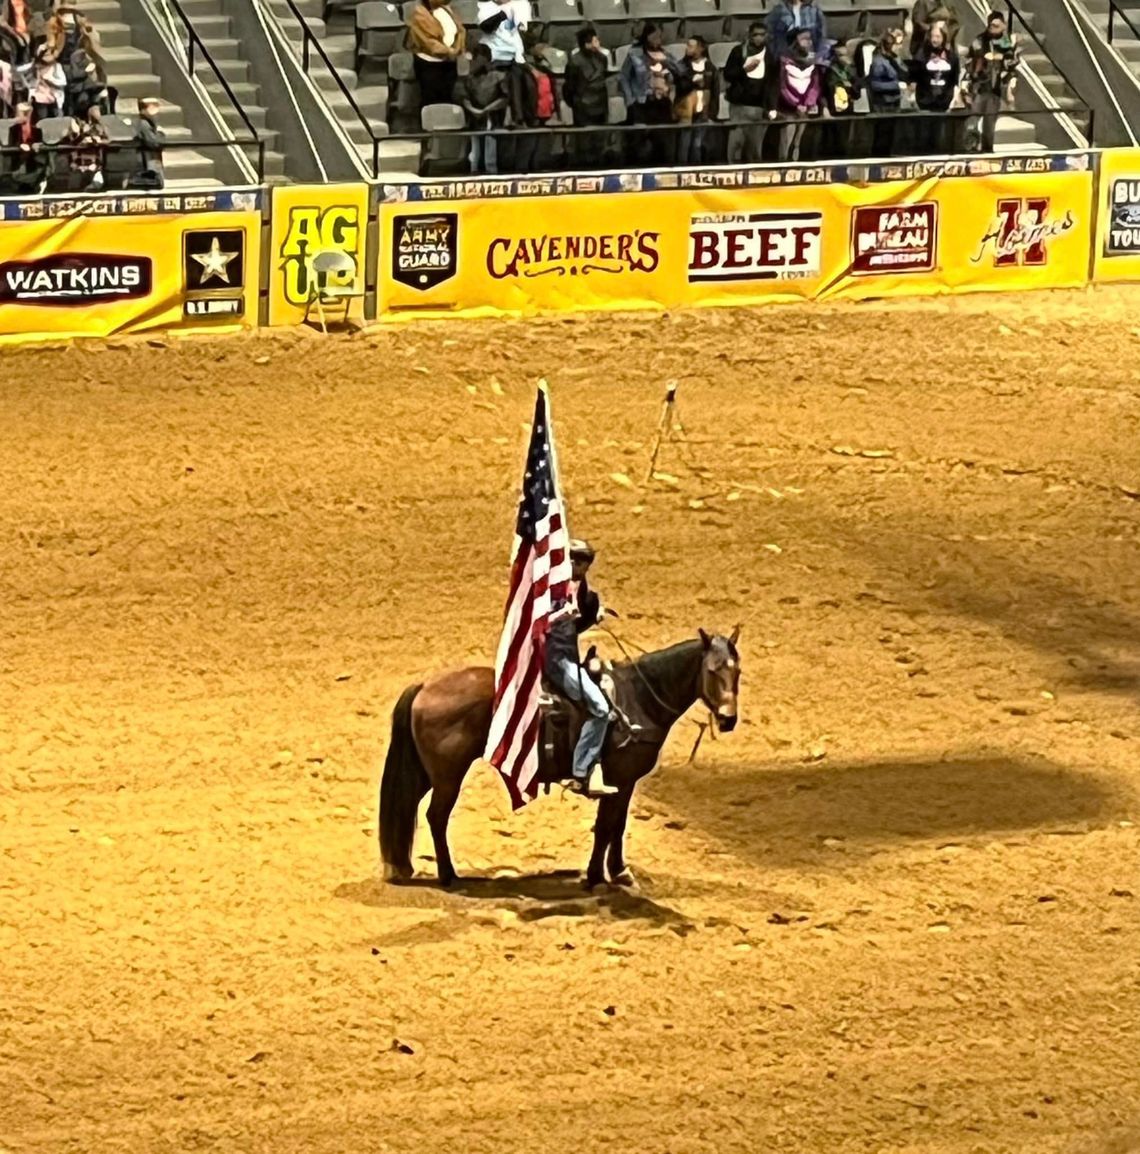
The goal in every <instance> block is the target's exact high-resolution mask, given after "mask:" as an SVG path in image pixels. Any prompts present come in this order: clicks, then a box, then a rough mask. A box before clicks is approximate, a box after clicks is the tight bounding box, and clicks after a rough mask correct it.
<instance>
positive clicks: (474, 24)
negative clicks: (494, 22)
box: [451, 0, 479, 29]
mask: <svg viewBox="0 0 1140 1154" xmlns="http://www.w3.org/2000/svg"><path fill="white" fill-rule="evenodd" d="M451 7H452V10H453V11H454V12H455V15H456V16H458V17H459V19H460V20H462V21H463V26H464V27H465V28H467V29H472V28H478V27H479V0H451Z"/></svg>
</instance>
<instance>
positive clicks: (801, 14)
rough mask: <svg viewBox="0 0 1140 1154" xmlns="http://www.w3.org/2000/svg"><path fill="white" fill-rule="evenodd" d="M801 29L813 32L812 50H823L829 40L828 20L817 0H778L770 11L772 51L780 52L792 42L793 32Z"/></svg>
mask: <svg viewBox="0 0 1140 1154" xmlns="http://www.w3.org/2000/svg"><path fill="white" fill-rule="evenodd" d="M801 29H807V30H808V31H809V32H810V33H811V50H812V52H813V53H819V52H820V51H822V49H823V45H824V41H826V40H827V21H826V20H825V19H824V16H823V13H822V12H821V11H820V10H819V8H818V7H817V6H816V4H815V0H776V4H775V5H774V6H773V8H772V10H771V11H770V12H769V13H768V47H769V48H770V49H771V51H772V53H773V54H779V53H780V52H781V51H782V49H783V48H784V46H785V45H786V44H788V43H790V41H791V36H792V33H795V32H799V31H800V30H801ZM784 55H787V54H786V53H784Z"/></svg>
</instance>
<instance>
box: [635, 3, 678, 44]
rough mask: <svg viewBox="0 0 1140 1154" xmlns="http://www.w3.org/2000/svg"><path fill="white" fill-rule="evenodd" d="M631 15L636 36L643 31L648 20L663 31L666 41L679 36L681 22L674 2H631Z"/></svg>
mask: <svg viewBox="0 0 1140 1154" xmlns="http://www.w3.org/2000/svg"><path fill="white" fill-rule="evenodd" d="M629 15H630V18H631V19H632V21H633V26H634V29H633V30H634V34H635V35H636V34H637V33H638V32H640V31H641V28H642V25H643V24H644V23H645V21H646V20H652V21H653V23H654V24H656V25H657V26H658V27H659V28H660V29H661V35H662V37H663V38H665V39H669V38H670V37H672V36H676V34H677V29H678V27H679V22H678V20H677V13H676V12H675V11H674V9H673V0H629Z"/></svg>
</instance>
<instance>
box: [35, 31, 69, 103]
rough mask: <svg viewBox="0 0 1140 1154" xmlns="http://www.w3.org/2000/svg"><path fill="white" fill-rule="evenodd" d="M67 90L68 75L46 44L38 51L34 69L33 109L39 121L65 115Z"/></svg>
mask: <svg viewBox="0 0 1140 1154" xmlns="http://www.w3.org/2000/svg"><path fill="white" fill-rule="evenodd" d="M66 92H67V77H66V76H65V75H64V72H63V68H62V67H61V66H60V63H59V60H58V59H57V58H56V56H55V53H54V52H52V50H51V49H50V48H49V47H48V46H47V45H46V44H43V45H41V46H40V48H39V50H38V51H37V52H36V64H35V68H34V69H33V70H32V82H31V93H32V111H33V115H34V118H35V119H36V120H37V121H40V120H48V119H50V118H51V117H53V116H62V115H63V101H64V96H65V94H66Z"/></svg>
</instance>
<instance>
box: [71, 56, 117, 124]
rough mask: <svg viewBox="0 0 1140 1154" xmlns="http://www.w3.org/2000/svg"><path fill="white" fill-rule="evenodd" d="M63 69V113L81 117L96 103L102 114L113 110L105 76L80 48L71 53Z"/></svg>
mask: <svg viewBox="0 0 1140 1154" xmlns="http://www.w3.org/2000/svg"><path fill="white" fill-rule="evenodd" d="M64 71H65V72H66V74H67V98H66V102H65V105H64V113H65V114H67V115H71V116H78V117H79V118H80V119H82V118H83V117H84V116H86V115H87V109H88V108H90V107H91V105H93V104H98V105H99V109H100V111H101V112H102V113H103V114H104V115H106V114H107V113H108V112H113V111H114V108H113V107H112V100H111V90H110V89H109V88H108V87H107V84H106V78H105V77H103V76H101V75H100V73H99V66H98V64H96V63H95V61H94V60H92V59H91V57H90V56H88V55H87V53H86V52H84V51H83V49H82V48H77V49H76V50H75V51H74V52H73V53H72V54H71V60H70V61H69V63H68V65H67V67H66V68H65V69H64Z"/></svg>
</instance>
